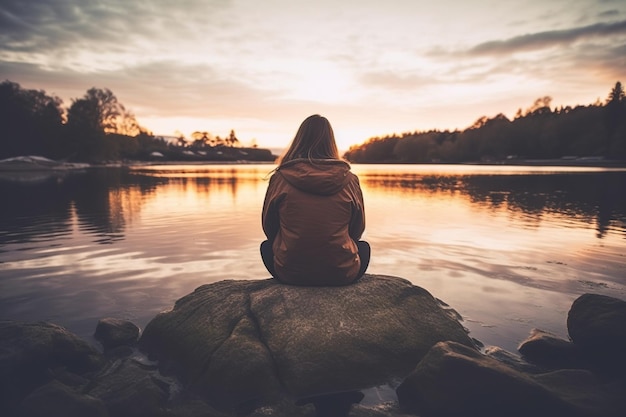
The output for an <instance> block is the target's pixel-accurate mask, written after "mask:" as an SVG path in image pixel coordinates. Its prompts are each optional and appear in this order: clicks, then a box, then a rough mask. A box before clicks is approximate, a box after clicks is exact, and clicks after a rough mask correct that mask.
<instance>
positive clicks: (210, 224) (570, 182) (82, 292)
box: [0, 164, 626, 349]
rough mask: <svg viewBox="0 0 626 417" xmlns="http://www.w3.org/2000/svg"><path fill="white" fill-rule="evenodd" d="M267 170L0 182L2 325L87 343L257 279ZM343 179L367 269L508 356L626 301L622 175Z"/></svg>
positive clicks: (430, 172)
mask: <svg viewBox="0 0 626 417" xmlns="http://www.w3.org/2000/svg"><path fill="white" fill-rule="evenodd" d="M272 168H273V166H272V165H260V164H259V165H198V166H171V165H170V166H167V165H165V166H148V167H133V168H131V169H123V168H119V169H118V168H116V169H90V170H87V171H85V172H84V173H77V174H68V175H65V176H62V177H55V178H47V179H43V178H38V181H28V182H20V183H18V182H16V181H13V180H11V181H3V180H0V193H1V194H2V195H3V196H5V197H4V198H3V204H1V205H0V318H11V319H20V320H52V321H55V322H58V323H59V324H62V325H67V326H69V327H70V328H71V329H72V330H78V331H79V333H81V334H83V335H91V334H92V333H93V329H94V327H95V323H97V320H98V319H100V318H102V317H104V316H115V317H122V318H128V319H131V320H136V321H137V323H138V324H139V325H143V324H145V323H146V322H147V321H148V320H150V319H151V318H152V317H153V316H154V315H155V314H156V313H158V312H159V311H161V310H163V309H165V308H169V307H171V305H172V304H173V302H174V301H175V300H176V299H178V298H180V297H182V296H184V295H185V294H187V293H189V292H191V291H193V290H194V289H195V288H197V287H198V286H200V285H202V284H206V283H209V282H215V281H219V280H223V279H260V278H261V279H262V278H266V277H267V272H266V270H265V268H264V267H263V264H262V262H261V260H260V256H259V253H258V245H259V242H260V241H261V240H262V239H263V232H262V230H261V224H260V213H261V207H262V203H263V197H264V194H265V190H266V188H267V184H268V181H267V176H268V173H269V172H270V171H271V169H272ZM353 169H354V171H355V172H356V173H357V174H358V175H359V177H360V179H361V183H362V186H363V193H364V195H365V201H366V212H367V222H368V224H367V228H366V236H365V238H366V239H367V240H368V241H369V242H370V244H371V245H372V249H373V254H374V256H373V257H372V262H371V263H370V270H369V272H371V273H375V274H376V273H378V274H386V275H396V276H400V277H404V278H407V279H409V280H410V281H412V282H413V283H414V284H416V285H420V286H422V287H424V288H427V289H428V290H429V291H431V292H432V293H433V294H434V295H435V296H438V297H439V298H441V299H443V300H445V301H446V302H448V303H449V304H450V305H452V306H454V307H455V308H456V309H458V310H459V312H460V313H461V314H462V315H463V316H464V317H466V319H467V321H466V324H467V325H468V327H470V328H471V330H472V332H473V335H474V336H475V337H477V338H479V339H482V340H484V341H486V342H491V343H494V344H498V345H499V346H502V347H505V348H512V349H515V345H516V343H518V342H519V340H521V339H522V338H524V337H525V336H526V335H527V333H528V330H529V327H530V323H533V325H534V326H536V327H542V328H544V329H546V330H549V331H555V332H559V331H562V330H563V328H564V324H563V323H564V322H563V317H564V315H565V314H566V309H567V308H568V307H569V305H570V304H571V301H572V300H573V299H574V298H575V297H576V296H577V295H578V294H580V293H583V292H589V291H593V292H604V293H606V294H607V295H610V294H615V293H618V294H619V293H620V291H621V293H623V291H624V288H625V287H624V284H625V283H624V278H623V277H624V271H625V270H626V269H625V268H626V258H625V251H624V247H625V241H624V237H625V236H626V224H625V221H626V201H625V199H626V194H624V192H623V190H625V189H626V170H625V171H621V172H616V171H610V170H601V169H599V170H572V171H571V172H569V171H568V172H564V171H563V168H557V169H555V170H550V169H539V170H537V169H531V170H529V169H521V168H520V167H514V168H512V169H510V168H506V169H503V170H498V169H494V168H491V169H490V170H485V168H484V167H464V166H461V167H441V166H361V165H355V166H353ZM540 307H549V309H550V312H547V311H546V310H547V309H544V310H543V311H541V310H540Z"/></svg>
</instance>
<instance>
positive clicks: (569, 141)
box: [0, 80, 626, 163]
mask: <svg viewBox="0 0 626 417" xmlns="http://www.w3.org/2000/svg"><path fill="white" fill-rule="evenodd" d="M551 101H552V98H551V97H548V96H546V97H542V98H539V99H537V100H536V101H535V103H534V104H533V105H532V106H531V107H529V108H528V109H526V110H525V111H523V110H522V109H521V108H520V109H519V111H518V112H517V114H516V115H515V117H514V118H513V120H509V119H508V118H507V117H506V116H505V115H504V114H502V113H500V114H498V115H496V116H494V117H491V118H489V117H487V116H483V117H480V118H479V119H478V120H476V122H475V123H474V124H473V125H472V126H470V127H468V128H467V129H465V130H454V131H450V130H443V131H442V130H437V129H435V130H430V131H424V132H419V131H416V132H411V133H403V134H400V135H396V134H393V135H388V136H384V137H374V138H370V139H368V140H366V141H365V142H364V143H363V144H359V145H353V146H352V147H351V148H350V149H349V150H348V151H347V152H346V153H345V154H344V157H345V158H346V159H347V160H349V161H350V162H355V163H462V162H487V163H488V162H496V161H508V162H515V161H520V160H529V159H566V160H571V159H574V158H577V157H586V158H591V159H593V160H594V161H597V160H600V159H605V160H618V161H626V98H625V95H624V89H623V87H622V84H621V82H619V81H618V82H617V83H616V84H615V86H614V87H613V88H612V89H611V91H610V93H609V95H608V97H607V99H606V100H605V102H601V101H600V100H598V101H597V102H596V103H594V104H591V105H587V106H582V105H579V106H576V107H570V106H567V107H560V108H555V109H552V108H551V107H550V104H551ZM0 108H1V109H3V110H2V112H0V129H1V131H2V135H1V136H0V159H3V158H9V157H14V156H22V155H40V156H45V157H48V158H51V159H60V160H66V161H77V162H104V161H118V160H124V159H127V160H150V159H154V158H164V159H168V160H181V161H184V160H220V161H229V160H241V159H246V160H255V161H272V160H274V158H275V157H274V155H272V154H271V152H270V151H269V150H267V149H257V148H256V147H251V148H241V147H240V143H239V141H238V139H237V138H236V136H235V133H234V131H231V132H230V135H229V136H228V137H227V138H224V139H221V138H220V137H219V136H213V135H211V134H209V133H208V132H194V133H193V134H192V139H193V141H187V140H186V139H185V138H184V137H183V136H182V135H181V136H180V137H179V138H178V139H177V140H174V141H168V140H166V139H164V138H162V137H157V136H154V135H153V134H152V133H150V132H149V131H148V130H147V129H145V128H143V127H141V126H140V125H139V124H138V123H137V120H136V119H135V116H134V115H133V113H132V112H130V111H128V110H127V109H126V108H125V107H124V105H123V104H122V103H120V102H119V101H118V99H117V97H116V96H115V95H114V94H113V93H112V92H111V91H110V90H109V89H98V88H91V89H89V90H88V91H87V92H86V93H85V95H84V96H83V97H81V98H77V99H73V100H72V103H71V105H70V106H69V107H68V108H67V109H66V108H65V107H63V102H62V100H61V99H60V98H58V97H55V96H50V95H48V94H46V92H45V91H43V90H30V89H24V88H22V87H21V86H20V85H19V84H17V83H14V82H11V81H8V80H7V81H4V82H2V83H1V84H0Z"/></svg>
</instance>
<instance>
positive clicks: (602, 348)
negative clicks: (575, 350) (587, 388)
mask: <svg viewBox="0 0 626 417" xmlns="http://www.w3.org/2000/svg"><path fill="white" fill-rule="evenodd" d="M567 330H568V333H569V336H570V338H571V339H572V341H573V342H574V344H575V345H576V346H577V347H579V348H580V350H582V351H583V353H584V354H585V356H586V358H587V359H588V360H589V361H591V362H592V363H594V364H595V365H596V366H599V367H601V368H603V369H605V370H615V371H617V372H623V371H624V370H626V356H625V355H624V352H626V302H625V301H622V300H619V299H617V298H613V297H608V296H605V295H598V294H583V295H581V296H580V297H578V298H577V299H576V300H575V301H574V303H573V304H572V307H571V308H570V311H569V313H568V316H567Z"/></svg>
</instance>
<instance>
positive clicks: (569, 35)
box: [468, 20, 626, 56]
mask: <svg viewBox="0 0 626 417" xmlns="http://www.w3.org/2000/svg"><path fill="white" fill-rule="evenodd" d="M623 34H626V20H624V21H621V22H616V23H596V24H593V25H589V26H583V27H579V28H572V29H566V30H552V31H545V32H538V33H532V34H528V35H522V36H516V37H513V38H510V39H506V40H503V41H489V42H484V43H481V44H479V45H476V46H474V47H473V48H471V49H470V50H469V51H468V53H469V54H470V55H474V56H480V55H502V54H504V55H508V54H512V53H516V52H527V51H535V50H540V49H545V48H549V47H552V46H561V45H568V44H571V43H573V42H575V41H579V40H590V39H592V38H606V37H610V36H614V35H623Z"/></svg>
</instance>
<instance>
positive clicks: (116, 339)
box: [94, 318, 139, 352]
mask: <svg viewBox="0 0 626 417" xmlns="http://www.w3.org/2000/svg"><path fill="white" fill-rule="evenodd" d="M94 338H95V339H96V340H97V341H99V342H100V343H101V344H102V347H104V351H105V352H108V351H110V350H111V349H114V348H117V347H120V346H130V347H132V346H135V345H136V344H137V339H139V327H137V326H136V325H135V324H134V323H132V322H130V321H128V320H121V319H115V318H104V319H100V320H99V321H98V325H97V326H96V332H95V333H94Z"/></svg>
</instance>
